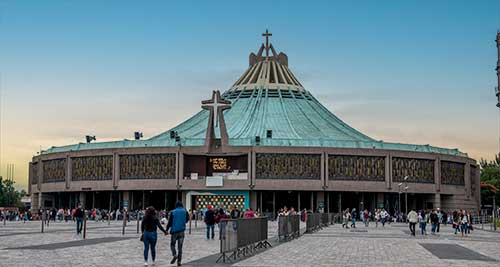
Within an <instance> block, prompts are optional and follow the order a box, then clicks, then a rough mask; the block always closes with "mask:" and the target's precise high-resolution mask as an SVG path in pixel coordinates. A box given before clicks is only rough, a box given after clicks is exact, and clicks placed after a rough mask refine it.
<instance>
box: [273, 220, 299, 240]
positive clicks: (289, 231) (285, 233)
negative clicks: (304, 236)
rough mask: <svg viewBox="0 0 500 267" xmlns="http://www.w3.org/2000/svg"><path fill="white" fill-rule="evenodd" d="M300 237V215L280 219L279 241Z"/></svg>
mask: <svg viewBox="0 0 500 267" xmlns="http://www.w3.org/2000/svg"><path fill="white" fill-rule="evenodd" d="M299 236H300V215H280V216H279V217H278V241H280V242H282V241H289V240H292V239H294V238H297V237H299Z"/></svg>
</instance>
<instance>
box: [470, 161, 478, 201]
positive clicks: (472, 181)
mask: <svg viewBox="0 0 500 267" xmlns="http://www.w3.org/2000/svg"><path fill="white" fill-rule="evenodd" d="M476 175H477V167H476V166H474V165H470V186H471V196H475V195H476Z"/></svg>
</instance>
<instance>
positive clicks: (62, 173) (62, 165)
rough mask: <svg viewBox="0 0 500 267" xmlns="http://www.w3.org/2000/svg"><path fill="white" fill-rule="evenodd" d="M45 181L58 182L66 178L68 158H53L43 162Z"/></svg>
mask: <svg viewBox="0 0 500 267" xmlns="http://www.w3.org/2000/svg"><path fill="white" fill-rule="evenodd" d="M42 165H43V179H42V181H43V182H44V183H57V182H64V181H65V180H66V159H52V160H46V161H43V162H42Z"/></svg>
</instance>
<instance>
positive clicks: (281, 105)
mask: <svg viewBox="0 0 500 267" xmlns="http://www.w3.org/2000/svg"><path fill="white" fill-rule="evenodd" d="M278 94H279V102H280V107H281V110H283V111H284V112H283V114H284V115H285V119H286V121H287V122H288V126H289V127H290V130H291V131H292V133H293V134H294V135H295V137H296V138H301V136H300V135H299V134H298V133H297V132H296V131H295V128H294V127H293V125H292V122H291V121H290V118H289V117H288V113H287V112H286V109H285V108H284V106H283V97H282V96H281V90H278Z"/></svg>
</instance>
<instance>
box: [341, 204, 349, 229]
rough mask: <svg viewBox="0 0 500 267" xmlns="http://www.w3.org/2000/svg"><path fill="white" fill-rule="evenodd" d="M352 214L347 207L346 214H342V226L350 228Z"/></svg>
mask: <svg viewBox="0 0 500 267" xmlns="http://www.w3.org/2000/svg"><path fill="white" fill-rule="evenodd" d="M350 216H351V213H350V212H349V208H347V209H346V210H345V211H344V214H343V215H342V219H343V220H342V228H344V227H345V228H346V229H349V217H350Z"/></svg>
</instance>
